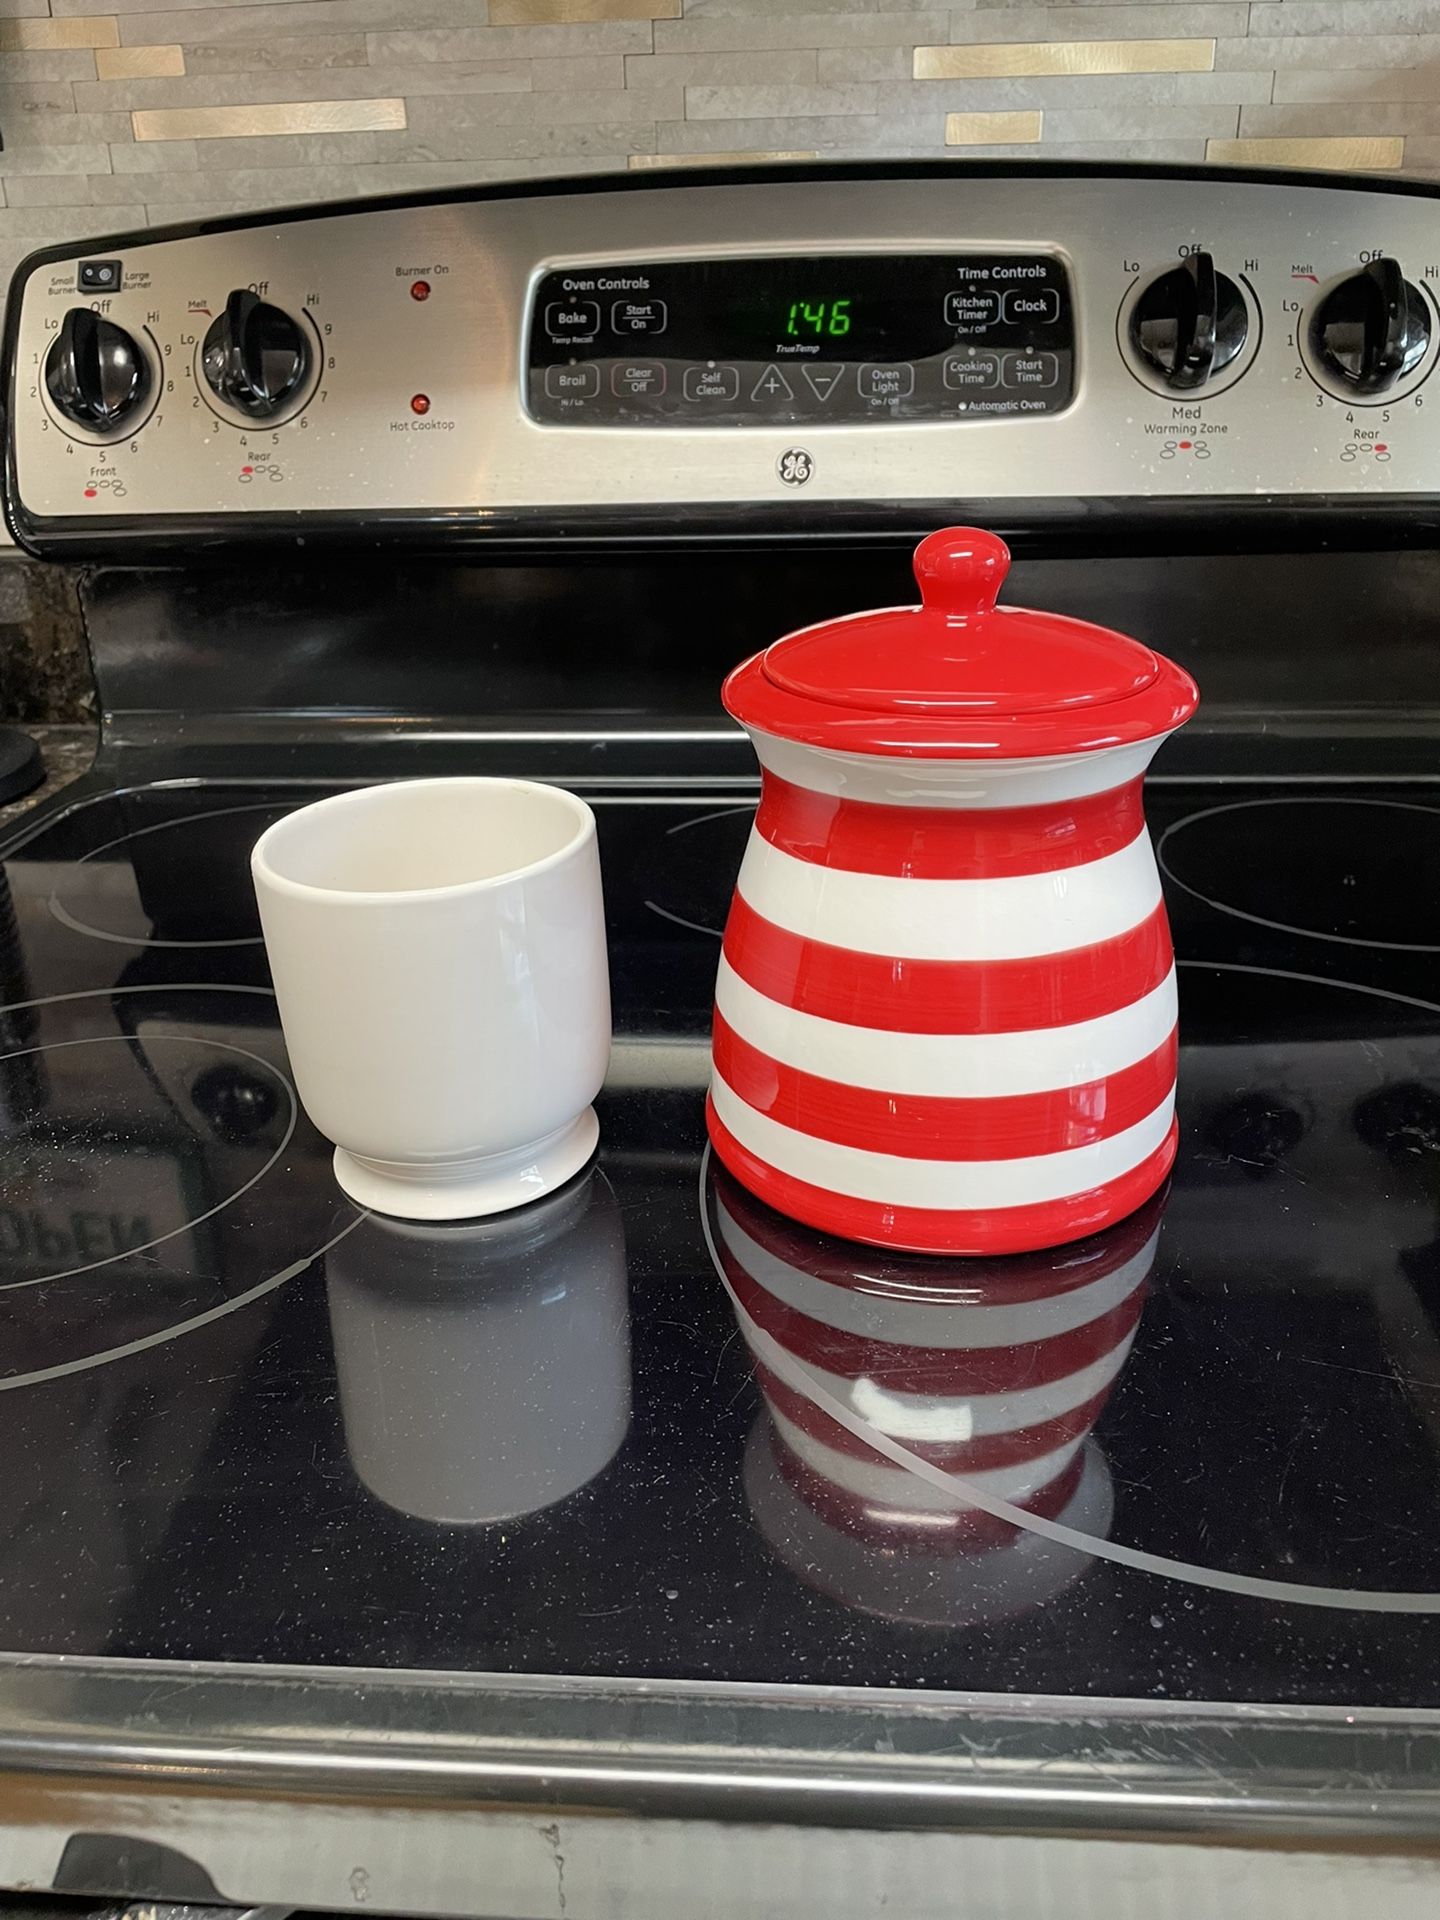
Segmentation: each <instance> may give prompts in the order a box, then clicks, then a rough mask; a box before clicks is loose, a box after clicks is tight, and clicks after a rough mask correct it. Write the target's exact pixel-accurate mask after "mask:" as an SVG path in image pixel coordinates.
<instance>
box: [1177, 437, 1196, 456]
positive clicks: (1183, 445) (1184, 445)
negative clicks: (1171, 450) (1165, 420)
mask: <svg viewBox="0 0 1440 1920" xmlns="http://www.w3.org/2000/svg"><path fill="white" fill-rule="evenodd" d="M1194 444H1195V442H1194V441H1193V440H1182V441H1181V442H1180V451H1181V452H1182V453H1188V452H1189V451H1190V449H1191V447H1193V446H1194Z"/></svg>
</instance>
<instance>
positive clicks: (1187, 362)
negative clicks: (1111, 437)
mask: <svg viewBox="0 0 1440 1920" xmlns="http://www.w3.org/2000/svg"><path fill="white" fill-rule="evenodd" d="M1249 330H1250V322H1249V318H1248V316H1247V314H1246V312H1245V296H1244V294H1243V293H1241V291H1240V289H1239V287H1237V286H1236V284H1235V282H1234V281H1233V280H1232V279H1230V278H1229V276H1228V275H1227V274H1223V273H1217V272H1216V271H1215V262H1214V260H1213V259H1212V258H1211V256H1210V255H1209V254H1208V253H1191V254H1187V255H1186V257H1185V259H1184V260H1182V261H1181V263H1180V265H1179V266H1178V267H1173V268H1172V269H1171V270H1170V272H1169V273H1162V274H1161V276H1160V278H1159V279H1158V280H1152V281H1151V282H1150V285H1149V286H1148V287H1146V289H1145V291H1144V292H1143V293H1142V294H1141V295H1140V298H1139V299H1138V300H1137V301H1136V302H1135V305H1134V307H1133V308H1132V309H1131V313H1130V344H1131V346H1132V347H1133V348H1134V349H1135V351H1136V353H1137V354H1138V355H1139V356H1140V358H1141V360H1142V361H1144V362H1145V364H1146V365H1147V366H1148V367H1151V368H1152V369H1153V370H1154V371H1155V372H1156V373H1158V374H1159V376H1160V378H1161V379H1162V380H1163V381H1164V382H1165V384H1166V386H1167V387H1174V388H1175V389H1176V390H1177V391H1178V392H1181V393H1184V392H1188V391H1190V390H1191V389H1192V388H1195V387H1203V386H1204V385H1205V383H1206V381H1207V380H1211V379H1213V378H1214V376H1215V375H1216V374H1217V373H1219V371H1220V370H1221V368H1222V367H1228V366H1229V364H1230V362H1231V361H1232V360H1233V359H1234V358H1235V356H1236V354H1237V353H1239V351H1240V349H1241V348H1242V347H1243V346H1244V344H1245V336H1246V334H1247V333H1248V332H1249Z"/></svg>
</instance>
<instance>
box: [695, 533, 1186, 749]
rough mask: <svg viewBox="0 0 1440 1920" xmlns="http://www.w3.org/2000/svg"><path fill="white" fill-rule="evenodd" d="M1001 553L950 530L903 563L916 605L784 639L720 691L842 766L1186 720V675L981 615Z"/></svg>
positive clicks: (1085, 745) (1108, 633)
mask: <svg viewBox="0 0 1440 1920" xmlns="http://www.w3.org/2000/svg"><path fill="white" fill-rule="evenodd" d="M1009 565H1010V550H1009V548H1008V547H1007V546H1006V545H1005V542H1004V541H1003V540H1001V539H999V538H998V537H997V536H996V535H995V534H993V533H985V532H982V531H981V530H980V529H978V528H975V527H950V528H947V529H946V530H945V531H944V532H941V533H932V534H931V535H930V536H929V537H928V538H927V539H925V540H922V541H921V543H920V545H919V547H918V548H917V549H916V553H915V576H916V579H917V580H918V581H919V583H920V596H921V605H920V606H918V607H883V608H879V609H877V610H876V611H874V612H870V613H856V614H851V615H849V616H848V617H847V618H845V619H841V620H830V621H826V622H825V623H824V624H823V625H821V626H816V627H804V628H802V629H801V630H800V631H799V632H798V633H791V634H787V635H786V636H785V637H784V639H782V640H777V641H775V643H774V644H773V645H772V646H770V647H767V648H766V649H765V651H764V652H763V653H759V654H756V655H755V657H754V658H753V659H751V660H747V661H746V662H745V663H744V665H743V666H740V667H737V668H736V669H735V671H734V672H733V673H732V674H731V675H730V677H729V679H728V680H727V681H726V682H725V686H724V691H723V695H722V697H723V699H724V702H725V706H726V708H727V710H728V711H729V712H730V713H732V714H733V715H734V716H735V718H736V719H737V720H739V721H741V722H742V723H743V724H744V725H746V726H749V727H754V728H755V729H756V730H757V731H758V732H761V733H768V734H773V735H776V736H778V737H779V738H781V739H786V740H798V741H802V742H804V743H806V744H808V745H812V746H826V747H831V748H835V749H838V750H840V751H842V752H847V753H881V754H886V753H893V754H913V755H925V756H930V757H934V758H942V757H949V758H956V759H970V758H977V759H978V758H984V759H1011V758H1014V759H1022V758H1028V757H1032V756H1041V755H1053V754H1063V753H1085V752H1092V751H1099V750H1100V749H1102V748H1104V747H1112V746H1125V745H1130V744H1133V743H1134V742H1137V741H1140V740H1149V739H1155V738H1158V737H1159V736H1160V735H1162V734H1166V733H1169V732H1170V731H1171V730H1172V729H1173V728H1175V727H1178V726H1180V725H1181V724H1182V723H1183V722H1184V721H1186V720H1188V719H1189V718H1190V715H1191V714H1192V713H1193V712H1194V711H1195V707H1196V704H1197V701H1198V699H1199V695H1198V693H1197V691H1196V687H1195V683H1194V681H1193V680H1192V679H1191V678H1190V676H1189V674H1188V673H1185V672H1184V671H1183V670H1182V669H1181V668H1179V667H1177V666H1176V665H1175V664H1174V663H1173V662H1172V661H1169V660H1167V659H1165V658H1164V657H1163V655H1161V654H1158V653H1154V652H1152V651H1151V649H1150V648H1149V647H1146V646H1142V645H1141V644H1140V642H1139V641H1138V640H1132V639H1130V638H1129V637H1128V636H1127V635H1126V634H1123V633H1115V632H1113V631H1112V630H1111V629H1110V628H1109V627H1097V626H1092V625H1091V624H1090V623H1089V622H1088V621H1084V620H1071V619H1067V618H1066V617H1065V616H1064V615H1063V614H1056V613H1037V612H1033V611H1031V610H1029V609H1027V608H1024V607H1001V606H997V605H996V604H995V602H996V596H997V595H998V593H999V591H1000V587H1001V584H1002V582H1003V581H1004V578H1005V574H1006V572H1007V570H1008V568H1009Z"/></svg>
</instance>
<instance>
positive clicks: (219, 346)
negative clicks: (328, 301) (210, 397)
mask: <svg viewBox="0 0 1440 1920" xmlns="http://www.w3.org/2000/svg"><path fill="white" fill-rule="evenodd" d="M200 365H201V368H202V370H203V371H204V374H205V378H206V379H207V380H208V381H209V383H210V385H211V387H212V388H213V389H214V390H215V392H216V393H217V394H218V395H219V397H220V399H222V400H224V401H225V402H227V404H228V405H230V406H232V407H238V409H239V410H240V412H241V413H248V414H249V415H250V417H251V419H252V420H268V419H270V418H271V416H272V415H274V414H277V413H279V411H280V409H281V408H282V407H283V406H284V405H285V403H286V401H287V400H289V399H290V398H291V397H292V396H293V395H294V393H295V391H296V389H297V388H299V387H301V386H303V385H304V382H305V376H306V375H307V374H308V373H309V371H310V347H309V343H308V341H307V340H306V338H305V330H304V328H303V327H302V326H301V324H300V322H299V321H298V320H292V319H291V318H290V315H289V314H288V313H286V312H285V311H284V309H283V308H281V307H272V306H271V304H270V302H269V301H268V300H262V299H261V298H260V296H259V295H258V294H255V293H251V292H250V290H249V288H248V287H237V288H236V290H235V292H234V293H232V294H231V296H230V298H229V299H228V300H227V301H226V302H225V311H224V313H222V314H221V315H220V316H219V318H218V319H217V320H215V321H214V323H213V324H212V326H211V328H210V331H209V332H208V333H207V334H206V335H205V343H204V345H203V346H202V347H201V349H200Z"/></svg>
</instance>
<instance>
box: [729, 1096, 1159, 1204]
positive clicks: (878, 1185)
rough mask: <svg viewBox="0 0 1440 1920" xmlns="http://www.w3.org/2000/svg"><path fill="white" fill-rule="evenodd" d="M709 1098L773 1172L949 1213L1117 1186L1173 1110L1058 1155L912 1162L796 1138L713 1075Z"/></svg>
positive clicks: (827, 1188)
mask: <svg viewBox="0 0 1440 1920" xmlns="http://www.w3.org/2000/svg"><path fill="white" fill-rule="evenodd" d="M710 1096H711V1098H712V1099H713V1100H714V1102H715V1111H716V1112H717V1113H718V1114H719V1116H720V1120H721V1123H722V1124H723V1125H724V1126H725V1127H727V1128H728V1129H729V1131H730V1132H731V1133H732V1134H733V1135H734V1136H735V1138H736V1139H737V1140H738V1141H739V1143H740V1145H741V1146H742V1147H745V1148H747V1149H748V1150H749V1151H750V1152H751V1153H753V1154H755V1155H756V1157H757V1158H758V1159H760V1160H762V1161H764V1163H765V1165H766V1166H767V1167H774V1168H775V1170H776V1171H777V1172H779V1173H787V1174H789V1175H790V1176H791V1178H792V1179H795V1180H804V1181H807V1182H808V1183H809V1184H810V1185H811V1186H813V1187H820V1188H821V1189H823V1191H824V1192H826V1193H837V1194H844V1195H846V1196H847V1197H849V1198H851V1199H854V1200H870V1201H875V1202H877V1203H880V1204H883V1205H886V1206H893V1207H941V1208H945V1209H946V1210H948V1211H955V1212H976V1211H981V1210H983V1211H986V1212H989V1211H991V1210H992V1209H994V1208H997V1207H1029V1206H1038V1205H1040V1204H1041V1203H1043V1202H1045V1201H1048V1200H1064V1199H1068V1198H1069V1196H1070V1195H1071V1194H1076V1193H1088V1192H1089V1190H1090V1188H1092V1187H1103V1186H1104V1185H1105V1184H1106V1183H1107V1182H1108V1181H1111V1180H1118V1179H1119V1178H1120V1176H1121V1174H1124V1173H1129V1172H1130V1170H1131V1169H1132V1168H1133V1167H1138V1166H1139V1164H1140V1162H1141V1161H1142V1160H1145V1159H1147V1158H1148V1157H1149V1156H1150V1155H1151V1154H1152V1153H1154V1152H1155V1151H1156V1149H1157V1148H1158V1147H1159V1146H1160V1144H1161V1142H1162V1141H1163V1140H1164V1138H1165V1135H1166V1134H1167V1133H1168V1132H1169V1130H1170V1120H1171V1117H1172V1114H1173V1112H1174V1108H1175V1094H1174V1090H1173V1088H1172V1090H1171V1091H1170V1092H1169V1093H1168V1094H1166V1096H1165V1098H1164V1099H1163V1100H1162V1101H1161V1102H1160V1105H1159V1106H1158V1107H1156V1108H1155V1109H1154V1110H1153V1112H1151V1113H1148V1114H1147V1115H1146V1116H1145V1118H1144V1119H1143V1120H1141V1121H1140V1122H1139V1123H1138V1124H1137V1125H1136V1126H1133V1127H1126V1128H1125V1130H1124V1132H1123V1133H1117V1134H1114V1135H1112V1136H1111V1138H1110V1139H1108V1140H1095V1141H1092V1142H1091V1143H1090V1145H1088V1146H1084V1147H1066V1148H1065V1149H1064V1150H1063V1151H1062V1152H1060V1153H1037V1154H1031V1155H1027V1156H1026V1157H1024V1158H1022V1159H1018V1160H918V1159H915V1158H912V1157H911V1156H909V1155H900V1154H891V1153H872V1152H870V1151H869V1149H868V1148H864V1147H842V1146H837V1145H836V1143H835V1142H834V1141H833V1140H817V1139H816V1138H814V1136H813V1135H811V1134H808V1133H797V1132H796V1131H795V1129H794V1128H793V1127H784V1126H781V1125H780V1123H779V1122H778V1121H776V1120H772V1119H770V1117H769V1116H768V1115H767V1114H763V1113H757V1112H756V1110H755V1108H754V1107H751V1106H747V1105H746V1103H745V1102H744V1101H743V1100H742V1099H741V1098H740V1096H739V1094H737V1093H736V1092H735V1091H734V1089H733V1088H731V1087H729V1086H727V1085H726V1083H725V1081H724V1080H722V1079H721V1077H720V1075H719V1074H718V1073H717V1074H716V1075H715V1077H714V1078H713V1080H712V1081H711V1082H710Z"/></svg>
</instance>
